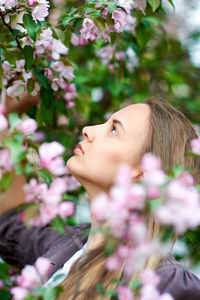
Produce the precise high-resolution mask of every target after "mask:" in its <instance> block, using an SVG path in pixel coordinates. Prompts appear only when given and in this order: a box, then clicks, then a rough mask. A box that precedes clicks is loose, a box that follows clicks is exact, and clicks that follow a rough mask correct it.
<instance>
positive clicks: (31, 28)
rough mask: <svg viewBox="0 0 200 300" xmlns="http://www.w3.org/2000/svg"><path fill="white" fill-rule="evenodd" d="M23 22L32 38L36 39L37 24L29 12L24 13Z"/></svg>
mask: <svg viewBox="0 0 200 300" xmlns="http://www.w3.org/2000/svg"><path fill="white" fill-rule="evenodd" d="M23 24H24V27H25V28H26V30H27V31H28V34H29V36H30V38H31V39H32V40H34V41H35V40H36V32H37V25H36V23H35V22H34V21H33V18H32V16H31V15H29V14H25V15H23Z"/></svg>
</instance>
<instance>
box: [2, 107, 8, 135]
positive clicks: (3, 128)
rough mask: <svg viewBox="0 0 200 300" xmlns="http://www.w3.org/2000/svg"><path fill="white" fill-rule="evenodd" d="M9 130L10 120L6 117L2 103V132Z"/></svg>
mask: <svg viewBox="0 0 200 300" xmlns="http://www.w3.org/2000/svg"><path fill="white" fill-rule="evenodd" d="M6 129H8V120H7V118H6V116H5V107H4V105H2V104H1V103H0V131H4V130H6Z"/></svg>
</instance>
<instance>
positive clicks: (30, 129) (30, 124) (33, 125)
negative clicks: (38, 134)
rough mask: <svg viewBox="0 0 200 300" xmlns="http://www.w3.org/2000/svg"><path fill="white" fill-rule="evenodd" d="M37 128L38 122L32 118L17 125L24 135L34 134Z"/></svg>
mask: <svg viewBox="0 0 200 300" xmlns="http://www.w3.org/2000/svg"><path fill="white" fill-rule="evenodd" d="M37 127H38V125H37V122H36V121H35V120H34V119H31V118H27V119H24V120H23V121H22V122H21V123H19V124H18V125H17V129H18V130H20V131H21V132H22V133H23V134H24V135H30V134H33V133H34V132H35V131H36V129H37Z"/></svg>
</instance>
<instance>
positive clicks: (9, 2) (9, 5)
mask: <svg viewBox="0 0 200 300" xmlns="http://www.w3.org/2000/svg"><path fill="white" fill-rule="evenodd" d="M16 5H17V1H15V0H6V1H5V8H6V9H12V8H13V7H15V6H16Z"/></svg>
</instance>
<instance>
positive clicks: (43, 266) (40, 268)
mask: <svg viewBox="0 0 200 300" xmlns="http://www.w3.org/2000/svg"><path fill="white" fill-rule="evenodd" d="M35 267H36V270H37V272H38V273H39V275H40V276H41V277H44V278H45V277H46V278H48V276H49V273H50V269H51V262H50V260H49V259H47V258H46V257H39V258H38V259H37V260H36V262H35Z"/></svg>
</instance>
